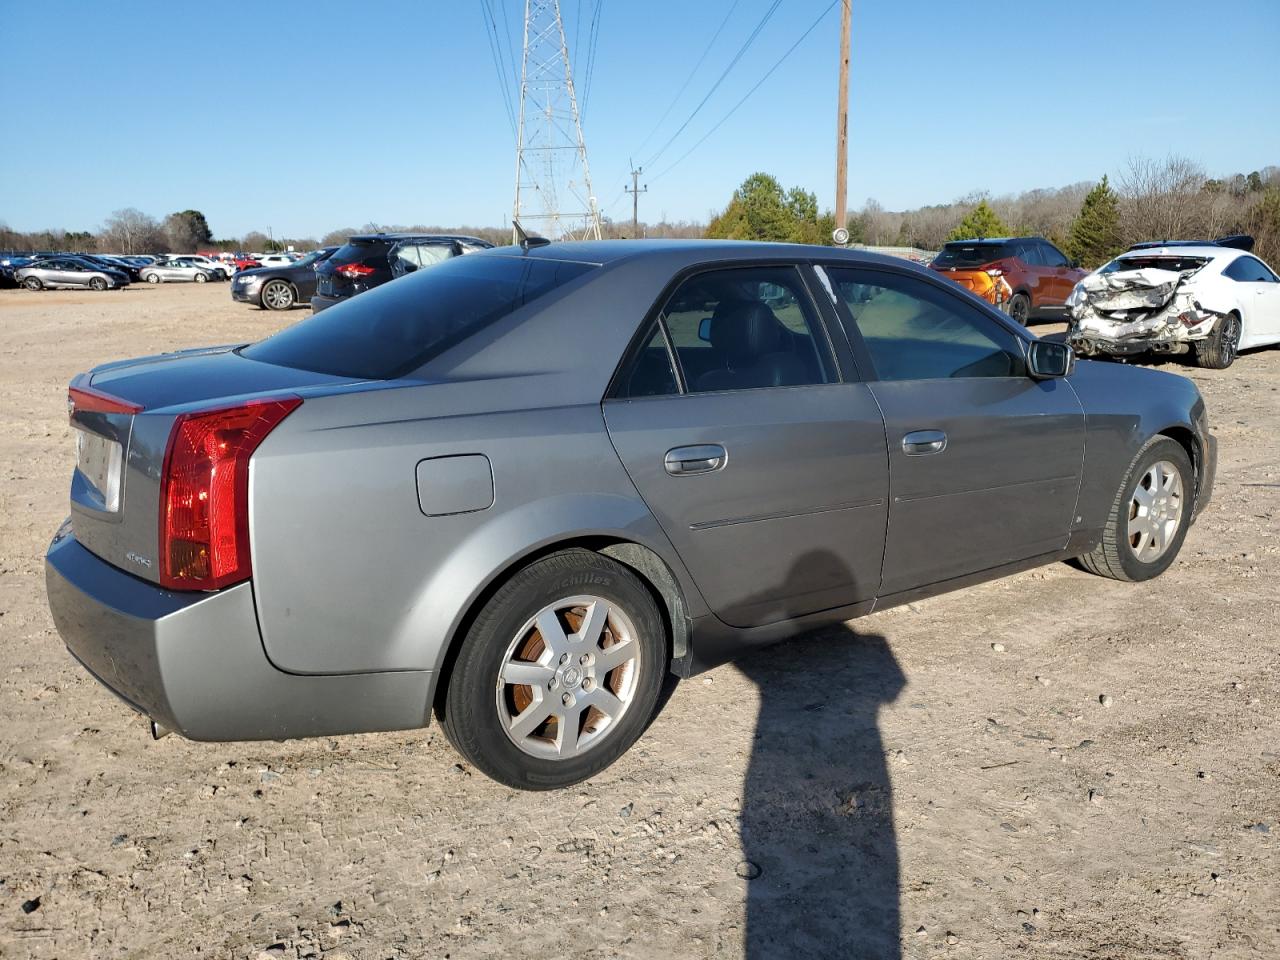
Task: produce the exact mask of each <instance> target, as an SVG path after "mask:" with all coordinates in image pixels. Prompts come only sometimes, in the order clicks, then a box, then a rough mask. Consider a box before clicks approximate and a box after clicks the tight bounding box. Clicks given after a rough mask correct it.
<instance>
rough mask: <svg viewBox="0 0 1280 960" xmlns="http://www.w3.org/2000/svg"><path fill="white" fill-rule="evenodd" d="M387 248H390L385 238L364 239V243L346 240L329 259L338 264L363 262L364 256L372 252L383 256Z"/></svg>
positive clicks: (371, 254)
mask: <svg viewBox="0 0 1280 960" xmlns="http://www.w3.org/2000/svg"><path fill="white" fill-rule="evenodd" d="M389 249H391V244H390V243H388V242H387V241H385V240H375V241H365V242H364V243H353V242H352V241H350V240H348V241H347V242H346V243H344V244H343V245H342V246H340V247H339V248H338V252H337V253H335V254H334V255H333V256H332V257H330V258H329V259H330V260H332V261H333V262H334V263H338V264H342V263H363V262H364V259H365V258H366V257H371V256H373V255H374V254H379V253H380V254H382V255H384V256H385V255H386V252H387V251H388V250H389Z"/></svg>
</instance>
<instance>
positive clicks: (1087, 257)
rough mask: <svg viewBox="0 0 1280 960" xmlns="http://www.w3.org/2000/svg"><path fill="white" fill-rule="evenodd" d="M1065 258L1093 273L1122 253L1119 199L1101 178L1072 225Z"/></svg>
mask: <svg viewBox="0 0 1280 960" xmlns="http://www.w3.org/2000/svg"><path fill="white" fill-rule="evenodd" d="M1066 250H1067V254H1068V255H1069V256H1072V257H1074V258H1075V259H1077V260H1079V261H1080V263H1081V264H1083V265H1084V266H1086V267H1088V268H1089V269H1090V270H1092V269H1093V268H1094V267H1099V266H1101V265H1102V264H1104V263H1106V262H1107V261H1108V260H1110V259H1111V258H1112V257H1114V256H1115V255H1116V254H1118V253H1120V252H1121V251H1122V250H1124V242H1123V241H1122V240H1121V239H1120V198H1119V197H1118V196H1116V192H1115V191H1114V190H1112V189H1111V185H1110V184H1108V183H1107V178H1106V177H1105V176H1104V177H1103V178H1102V180H1101V181H1100V182H1099V183H1098V185H1097V186H1096V187H1094V188H1093V189H1092V190H1090V191H1089V193H1088V194H1087V195H1086V196H1085V198H1084V203H1082V204H1081V205H1080V213H1079V214H1077V215H1076V218H1075V220H1073V221H1072V222H1071V231H1070V233H1068V235H1067V244H1066Z"/></svg>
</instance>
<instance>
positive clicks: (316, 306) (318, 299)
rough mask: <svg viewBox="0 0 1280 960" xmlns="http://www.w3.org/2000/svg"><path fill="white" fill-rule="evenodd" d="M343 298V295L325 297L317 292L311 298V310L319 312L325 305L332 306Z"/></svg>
mask: <svg viewBox="0 0 1280 960" xmlns="http://www.w3.org/2000/svg"><path fill="white" fill-rule="evenodd" d="M345 299H346V298H345V297H325V296H321V295H320V294H318V293H317V294H316V295H315V296H314V297H312V298H311V312H312V313H319V312H320V311H321V310H323V309H325V308H326V307H332V306H333V305H334V304H335V303H341V302H342V301H343V300H345Z"/></svg>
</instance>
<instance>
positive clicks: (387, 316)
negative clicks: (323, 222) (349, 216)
mask: <svg viewBox="0 0 1280 960" xmlns="http://www.w3.org/2000/svg"><path fill="white" fill-rule="evenodd" d="M334 259H335V260H336V259H337V255H335V256H334ZM591 269H592V267H591V265H589V264H584V263H565V262H563V261H560V260H537V259H530V258H527V257H493V256H490V257H476V256H471V257H456V258H455V259H453V260H449V261H447V262H445V263H442V264H439V265H438V266H435V267H432V268H431V269H430V270H423V271H421V272H419V273H414V274H411V275H409V276H407V277H402V278H401V279H399V280H393V281H392V282H391V283H387V284H384V285H383V286H381V287H378V288H377V289H375V290H370V291H369V292H368V293H363V294H361V295H360V296H358V297H352V298H351V299H350V300H345V301H343V302H341V303H338V304H335V305H334V306H332V307H329V309H327V310H325V311H324V312H323V313H318V314H315V315H314V316H312V317H309V318H308V319H306V320H303V321H302V322H301V323H298V324H295V325H294V326H292V327H288V328H286V329H285V330H282V331H280V332H279V333H277V334H276V335H275V336H274V337H270V338H268V339H266V340H262V341H260V342H258V343H255V344H251V345H250V346H248V347H245V348H244V349H243V350H242V351H241V352H242V353H243V354H244V356H246V357H249V358H250V359H253V360H260V361H262V362H264V363H273V364H276V365H277V366H281V367H296V368H297V369H300V370H314V371H315V372H317V373H328V374H333V375H335V376H339V377H354V378H357V379H360V380H391V379H394V378H396V377H403V376H406V375H407V374H409V373H411V372H413V371H414V370H416V369H417V368H418V367H420V366H422V364H424V363H426V362H427V361H428V360H430V359H432V358H433V357H436V356H438V355H439V354H441V353H443V352H444V351H445V350H448V349H449V348H450V347H453V346H455V345H456V344H458V343H461V342H462V341H463V340H465V339H466V338H467V337H470V336H472V335H473V334H475V333H476V332H477V331H479V330H482V329H483V328H485V327H487V326H488V325H489V324H491V323H494V322H495V321H497V320H501V319H502V318H503V317H505V316H507V315H508V314H511V313H514V312H515V311H516V310H518V309H520V308H521V307H523V306H525V305H526V304H529V303H532V302H533V301H535V300H537V299H538V298H539V297H543V296H546V295H547V294H548V293H550V292H551V291H552V290H555V289H556V288H557V287H560V286H563V285H564V284H566V283H568V282H569V281H570V280H573V279H574V278H575V277H579V276H581V275H582V274H584V273H586V272H587V271H588V270H591Z"/></svg>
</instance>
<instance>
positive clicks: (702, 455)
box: [662, 443, 729, 477]
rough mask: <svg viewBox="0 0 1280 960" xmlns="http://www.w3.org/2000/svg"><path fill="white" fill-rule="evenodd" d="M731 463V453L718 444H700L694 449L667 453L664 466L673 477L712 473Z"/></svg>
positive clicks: (680, 449) (678, 448)
mask: <svg viewBox="0 0 1280 960" xmlns="http://www.w3.org/2000/svg"><path fill="white" fill-rule="evenodd" d="M728 462H729V451H727V450H725V448H724V447H722V446H720V444H718V443H700V444H697V445H695V446H692V447H675V448H674V449H672V450H668V451H667V455H666V456H665V457H664V458H663V460H662V465H663V466H664V467H666V468H667V473H669V474H671V476H673V477H687V476H689V475H690V474H694V473H711V472H712V471H714V470H720V469H723V467H724V465H725V464H726V463H728Z"/></svg>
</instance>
